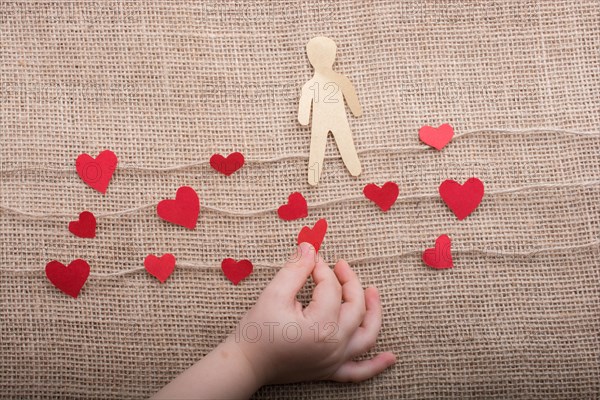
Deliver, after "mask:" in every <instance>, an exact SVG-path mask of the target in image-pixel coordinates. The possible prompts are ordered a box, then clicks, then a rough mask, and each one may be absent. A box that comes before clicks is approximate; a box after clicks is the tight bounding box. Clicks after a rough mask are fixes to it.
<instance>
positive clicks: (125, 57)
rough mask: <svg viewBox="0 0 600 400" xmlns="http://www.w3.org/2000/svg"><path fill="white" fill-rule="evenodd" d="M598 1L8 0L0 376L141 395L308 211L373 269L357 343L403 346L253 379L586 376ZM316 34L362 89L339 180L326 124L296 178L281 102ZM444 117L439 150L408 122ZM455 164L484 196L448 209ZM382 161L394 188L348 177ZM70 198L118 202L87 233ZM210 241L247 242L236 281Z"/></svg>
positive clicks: (230, 317) (385, 381)
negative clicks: (105, 179)
mask: <svg viewBox="0 0 600 400" xmlns="http://www.w3.org/2000/svg"><path fill="white" fill-rule="evenodd" d="M599 9H600V5H599V3H598V1H591V0H589V1H577V2H575V1H507V2H504V1H493V2H479V1H477V2H473V1H464V2H456V1H447V2H446V1H443V2H426V3H421V2H416V1H408V2H396V1H391V0H389V1H373V2H363V1H339V2H335V3H329V2H323V1H321V2H313V3H311V2H296V1H289V2H287V1H283V2H282V1H276V2H262V3H244V2H238V1H235V2H224V3H220V4H217V3H213V2H206V3H202V2H199V1H189V2H184V1H169V2H166V1H165V2H160V1H152V2H128V1H98V2H90V3H86V2H50V1H41V2H29V1H22V2H12V1H10V2H7V1H3V2H2V3H1V5H0V23H1V37H0V65H1V71H0V73H1V75H0V78H1V86H0V89H1V99H2V104H1V106H0V139H1V141H0V157H1V158H0V167H1V168H2V171H0V206H1V207H2V209H1V210H0V395H1V396H2V397H13V396H27V397H34V396H35V397H54V396H57V397H77V398H140V397H144V396H148V395H150V394H152V393H153V392H155V391H156V390H157V389H159V388H160V387H162V386H163V385H164V384H165V383H166V382H168V381H169V380H170V379H172V378H173V377H174V376H176V375H177V374H178V373H179V372H181V371H182V370H184V369H185V368H187V367H188V366H189V365H191V364H192V363H193V362H195V361H196V360H198V359H200V358H201V357H202V356H203V355H204V354H206V353H207V352H208V351H209V350H210V349H211V348H213V347H214V346H215V345H216V344H217V343H219V342H220V341H221V340H222V339H223V338H224V337H225V336H226V335H227V334H228V333H229V332H230V331H231V330H232V328H233V327H234V326H235V324H236V322H237V321H238V319H239V318H240V317H241V315H242V314H243V313H244V312H245V311H246V310H247V309H248V308H249V307H250V306H251V305H252V304H253V303H254V301H255V300H256V298H257V296H258V295H259V293H260V292H261V290H262V289H263V288H264V286H265V285H266V284H267V283H268V282H269V280H270V278H271V277H272V276H273V275H274V274H275V272H276V271H277V268H278V267H277V266H278V265H280V264H281V263H282V262H283V261H284V260H285V259H286V258H287V257H288V255H289V254H290V253H291V251H292V250H293V248H294V244H295V239H296V235H297V233H298V232H299V230H300V228H301V227H302V226H303V225H308V224H310V225H312V224H313V223H314V222H315V221H316V220H317V219H318V218H321V217H326V218H327V219H328V221H329V223H330V229H329V232H328V233H327V236H326V239H325V242H324V245H323V250H322V252H323V254H324V256H325V258H326V259H327V260H328V261H329V262H334V261H335V260H336V259H338V258H340V257H343V258H346V259H348V260H351V261H352V263H353V265H354V268H355V270H356V271H357V273H358V275H359V277H360V278H361V280H362V282H363V283H364V285H365V287H366V286H367V285H376V286H377V287H378V288H379V289H380V291H381V295H382V302H383V307H384V321H383V328H382V331H381V334H380V337H379V340H378V342H377V346H376V348H375V349H374V351H380V350H392V351H394V352H395V353H396V354H397V356H398V363H397V364H396V365H395V366H394V367H393V368H391V369H390V370H388V371H386V372H385V373H384V374H382V375H380V376H378V377H377V378H375V379H372V380H370V381H368V382H365V383H362V384H335V383H325V382H316V383H303V384H298V385H287V386H274V387H266V388H263V389H261V390H260V391H259V392H258V393H257V394H256V395H255V398H257V399H260V398H307V399H308V398H311V399H312V398H317V399H327V398H348V397H360V398H390V397H407V398H444V397H467V398H477V397H523V398H525V397H527V398H532V397H540V398H566V397H570V398H575V397H578V398H594V397H597V396H598V395H599V391H600V380H599V379H600V378H599V375H600V367H599V363H600V354H599V350H600V344H599V340H600V339H599V334H600V333H599V331H600V283H599V282H600V261H599V260H600V257H599V256H600V252H599V248H598V241H599V239H600V238H599V236H600V186H599V184H598V180H599V179H600V162H599V161H600V156H599V154H600V138H599V137H598V135H597V134H596V135H589V136H584V135H577V134H569V133H566V132H564V130H576V131H581V132H589V133H594V132H596V133H597V132H598V130H599V126H600V94H599V91H600V78H599V71H600V11H599ZM316 35H326V36H329V37H331V38H333V39H334V40H335V41H336V42H337V43H338V57H337V63H336V69H337V70H338V71H340V72H342V73H344V74H346V75H347V76H348V77H349V78H350V79H351V80H352V81H353V83H354V84H355V86H356V88H357V91H358V94H359V98H360V100H361V103H362V105H363V108H364V116H363V117H362V118H360V119H356V118H352V117H351V118H350V124H351V126H352V129H353V132H354V138H355V143H356V146H357V148H358V150H359V151H360V152H361V161H362V164H363V171H364V172H363V174H362V175H361V176H360V177H359V178H358V179H354V178H352V177H351V176H350V175H349V174H348V173H347V171H346V170H345V168H344V167H343V165H342V163H341V160H340V158H339V155H338V152H337V149H336V148H335V144H334V143H333V141H332V140H330V141H329V144H328V150H327V155H328V158H327V160H326V164H325V169H324V173H323V177H322V180H321V183H320V184H319V186H318V187H316V188H312V187H309V186H308V184H307V183H306V170H307V162H308V158H307V155H308V146H309V129H308V128H306V127H301V126H300V125H298V123H297V122H296V114H297V102H298V96H299V90H300V87H301V86H302V84H303V83H304V82H306V81H307V80H308V79H310V77H311V76H312V68H311V66H310V65H309V63H308V61H307V58H306V54H305V50H304V47H305V44H306V42H307V41H308V40H309V39H310V38H311V37H313V36H316ZM444 122H450V123H451V124H453V125H454V127H455V129H456V131H457V133H464V132H473V133H472V134H469V135H467V136H464V137H460V138H457V139H456V140H455V141H453V142H452V143H451V144H450V145H449V146H448V147H447V148H446V149H444V150H443V151H442V152H437V151H435V150H432V149H427V148H426V147H424V146H423V145H422V144H420V142H419V141H418V137H417V131H418V128H419V127H420V126H422V125H425V124H430V125H436V126H437V125H439V124H441V123H444ZM540 127H541V128H545V129H541V130H539V131H535V132H532V131H523V132H510V131H507V130H503V129H508V128H510V129H516V130H523V129H526V128H540ZM490 128H493V129H500V130H499V131H494V130H489V129H490ZM106 148H109V149H111V150H113V151H114V152H115V153H116V154H117V155H118V156H119V159H120V167H119V169H118V171H117V173H116V174H115V176H114V178H113V181H112V183H111V185H110V187H109V189H108V193H107V194H106V196H102V195H100V194H99V193H97V192H95V191H93V190H92V189H90V188H89V187H87V186H86V185H85V184H84V183H83V182H82V181H81V180H80V179H79V178H78V177H77V175H76V172H75V168H74V160H75V158H76V157H77V155H78V154H80V153H83V152H86V153H90V154H92V155H96V154H98V152H100V151H101V150H103V149H106ZM232 151H241V152H243V153H244V154H245V155H246V157H247V158H248V160H249V161H248V163H247V165H246V166H245V167H244V168H243V169H242V170H240V171H239V172H237V173H236V174H234V175H233V176H231V177H225V176H223V175H220V174H218V173H216V172H214V171H213V170H212V169H211V168H210V166H209V165H208V163H207V161H208V159H209V157H210V155H212V154H213V153H215V152H220V153H223V154H228V153H229V152H232ZM287 155H294V156H293V157H284V156H287ZM282 157H283V158H282ZM189 164H193V165H191V166H188V167H186V168H179V169H173V170H161V169H168V168H170V167H177V166H181V165H189ZM471 176H478V177H479V178H481V179H482V180H483V181H484V182H485V185H486V190H487V194H486V197H485V198H484V201H483V203H482V204H481V206H480V207H479V208H478V210H477V211H476V212H475V213H474V214H472V215H471V216H470V217H469V218H467V219H466V220H464V221H458V220H457V219H456V218H455V217H454V216H453V214H452V213H451V212H450V211H449V210H448V209H447V207H446V206H445V205H444V204H443V203H442V201H441V200H440V199H439V197H437V196H435V194H436V193H437V187H438V185H439V184H440V182H441V181H442V180H444V179H448V178H452V179H456V180H459V181H464V180H466V179H467V178H469V177H471ZM387 180H394V181H396V182H398V183H399V185H400V190H401V198H400V199H399V201H398V203H397V204H396V205H395V206H394V207H393V208H392V209H391V210H390V211H389V212H388V213H387V214H383V213H382V212H380V211H379V210H378V209H377V208H376V207H375V206H374V205H373V204H372V203H370V202H369V201H367V200H366V199H364V198H363V197H362V194H361V190H362V187H363V186H364V185H365V184H366V183H370V182H376V183H379V184H382V183H383V182H385V181H387ZM585 182H588V184H583V183H585ZM180 185H191V186H193V187H194V188H196V189H197V191H198V193H199V195H200V198H201V207H206V208H202V210H201V216H200V219H199V223H198V227H197V228H196V229H195V230H194V231H189V230H186V229H184V228H181V227H177V226H174V225H171V224H168V223H165V222H164V221H161V220H160V219H159V218H157V216H156V214H155V209H154V207H153V205H154V204H156V203H157V202H158V201H159V200H161V199H164V198H169V197H173V195H174V193H175V190H176V189H177V188H178V187H179V186H180ZM535 185H538V186H535ZM544 185H546V186H544ZM513 188H516V189H522V190H516V191H509V192H505V193H502V191H505V190H509V189H513ZM293 191H301V192H302V193H303V194H304V195H305V196H306V198H307V200H308V202H309V206H310V205H311V204H312V205H314V204H317V203H325V204H322V205H320V206H316V207H311V208H310V216H309V217H308V218H306V219H304V220H298V221H293V222H285V221H282V220H280V219H279V218H278V217H277V214H276V212H275V210H276V208H277V207H278V206H279V205H280V204H283V203H284V202H285V201H286V198H287V196H288V195H289V194H290V193H291V192H293ZM345 197H350V199H344V198H345ZM142 206H148V207H145V208H144V207H143V208H141V209H139V207H142ZM84 209H88V210H92V211H94V212H95V213H97V214H104V213H109V212H113V211H122V210H128V209H134V210H133V211H130V212H125V213H123V214H122V215H116V216H101V217H99V218H98V236H97V238H96V239H93V240H84V239H79V238H76V237H74V236H73V235H71V234H70V233H69V232H68V231H67V223H68V221H70V220H71V219H73V217H74V216H76V215H77V214H78V213H79V212H80V211H82V210H84ZM219 209H220V210H224V211H228V212H229V213H227V212H223V211H219ZM261 210H264V211H265V212H262V213H260V212H259V211H261ZM19 212H20V213H19ZM23 213H24V214H23ZM235 213H241V214H248V213H249V214H252V213H254V214H252V215H248V216H243V215H235ZM25 214H26V215H25ZM442 233H447V234H449V235H450V236H451V237H452V239H453V250H454V260H455V265H456V267H455V268H454V269H453V270H447V271H434V270H432V269H428V268H426V267H424V265H423V264H422V263H421V260H420V252H421V251H422V250H423V249H425V248H427V247H431V246H432V245H433V242H434V240H435V238H436V237H437V236H438V235H440V234H442ZM164 252H172V253H174V254H175V255H176V257H177V258H178V261H179V262H180V263H181V265H180V267H178V268H177V269H176V271H175V272H174V274H173V275H172V276H171V277H170V278H169V280H168V281H167V283H166V284H164V285H160V284H159V283H158V281H157V280H156V279H154V278H152V277H151V276H149V275H148V274H147V273H146V272H145V271H144V270H140V268H142V266H143V259H144V257H145V256H146V255H147V254H149V253H156V254H162V253H164ZM226 257H233V258H236V259H239V258H249V259H250V260H252V261H253V262H254V263H255V266H256V267H255V271H254V273H253V274H252V275H251V276H250V277H249V278H248V279H246V280H245V281H244V282H242V283H241V284H240V285H239V286H237V287H235V286H233V285H232V284H231V283H229V282H228V281H227V280H226V279H225V278H224V277H223V275H222V273H221V270H220V262H221V260H222V259H223V258H226ZM75 258H84V259H86V260H87V261H88V262H89V263H90V265H91V268H92V275H91V276H90V279H89V280H88V282H87V284H86V285H85V287H84V289H83V291H82V293H81V295H80V297H79V298H78V299H77V300H75V299H72V298H70V297H68V296H65V295H64V294H62V293H60V292H59V291H58V290H56V289H55V288H54V287H53V286H52V285H51V284H50V283H49V282H48V281H47V280H46V278H45V275H44V266H45V265H46V263H47V262H48V261H50V260H53V259H57V260H59V261H61V262H63V263H68V262H70V261H71V260H73V259H75ZM120 272H123V274H119V273H120ZM111 274H112V275H111ZM307 293H308V292H305V293H304V295H303V296H304V297H305V296H306V295H307Z"/></svg>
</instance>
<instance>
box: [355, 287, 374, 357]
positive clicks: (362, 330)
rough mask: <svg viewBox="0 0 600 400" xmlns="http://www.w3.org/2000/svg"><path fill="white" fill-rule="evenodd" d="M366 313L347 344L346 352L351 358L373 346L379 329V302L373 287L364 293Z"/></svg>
mask: <svg viewBox="0 0 600 400" xmlns="http://www.w3.org/2000/svg"><path fill="white" fill-rule="evenodd" d="M364 298H365V305H366V312H365V315H364V318H363V320H362V323H361V324H360V326H359V327H358V329H356V331H355V332H354V335H352V337H351V338H350V341H349V342H348V347H347V348H348V352H349V354H350V355H351V356H352V357H356V356H359V355H361V354H363V353H365V352H367V351H368V350H369V349H371V348H372V347H373V346H375V342H376V341H377V335H379V330H380V329H381V316H382V310H381V300H380V298H379V292H378V291H377V288H375V287H369V288H367V289H366V290H365V292H364Z"/></svg>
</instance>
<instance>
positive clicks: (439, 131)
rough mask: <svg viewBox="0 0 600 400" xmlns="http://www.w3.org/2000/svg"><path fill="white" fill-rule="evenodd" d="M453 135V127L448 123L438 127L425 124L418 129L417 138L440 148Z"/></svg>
mask: <svg viewBox="0 0 600 400" xmlns="http://www.w3.org/2000/svg"><path fill="white" fill-rule="evenodd" d="M453 136H454V128H452V126H451V125H450V124H442V125H440V126H439V127H438V128H434V127H432V126H428V125H425V126H424V127H422V128H421V129H419V139H421V141H422V142H423V143H425V144H427V145H429V146H431V147H434V148H436V149H438V150H441V149H443V148H444V146H446V145H447V144H448V143H449V142H450V140H452V137H453Z"/></svg>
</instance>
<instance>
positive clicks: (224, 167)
mask: <svg viewBox="0 0 600 400" xmlns="http://www.w3.org/2000/svg"><path fill="white" fill-rule="evenodd" d="M243 165H244V155H243V154H242V153H239V152H235V153H231V154H230V155H228V156H227V158H225V157H223V156H222V155H220V154H213V156H212V157H211V158H210V166H211V167H213V168H214V169H215V170H217V171H219V172H220V173H222V174H225V175H227V176H229V175H231V174H233V173H234V172H235V171H237V170H238V169H240V168H242V166H243Z"/></svg>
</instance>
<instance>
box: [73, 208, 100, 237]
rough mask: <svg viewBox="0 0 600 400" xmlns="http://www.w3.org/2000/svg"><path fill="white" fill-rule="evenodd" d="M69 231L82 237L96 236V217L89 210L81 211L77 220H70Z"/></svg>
mask: <svg viewBox="0 0 600 400" xmlns="http://www.w3.org/2000/svg"><path fill="white" fill-rule="evenodd" d="M69 231H71V233H72V234H73V235H75V236H79V237H81V238H94V237H96V217H94V214H92V213H91V212H89V211H84V212H82V213H80V214H79V219H78V220H77V221H71V222H69Z"/></svg>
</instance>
